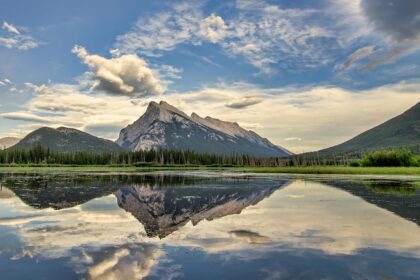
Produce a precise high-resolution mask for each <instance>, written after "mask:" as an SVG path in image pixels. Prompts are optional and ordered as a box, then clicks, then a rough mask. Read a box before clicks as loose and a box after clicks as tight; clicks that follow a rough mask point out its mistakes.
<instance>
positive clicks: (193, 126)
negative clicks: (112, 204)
mask: <svg viewBox="0 0 420 280" xmlns="http://www.w3.org/2000/svg"><path fill="white" fill-rule="evenodd" d="M116 142H117V143H118V144H119V145H120V146H122V147H125V148H129V149H132V150H148V149H159V148H164V149H172V150H192V151H197V152H205V153H212V154H233V153H239V154H250V155H256V156H288V155H290V154H291V153H290V152H288V151H287V150H284V149H282V148H280V147H278V146H275V145H274V144H272V143H270V141H268V140H267V139H265V138H262V137H261V136H259V135H258V134H256V133H254V132H252V131H248V130H246V129H244V128H242V127H240V126H239V124H238V123H236V122H226V121H222V120H219V119H215V118H212V117H206V118H202V117H200V116H199V115H198V114H196V113H192V114H191V116H188V115H186V114H185V113H184V112H182V111H181V110H179V109H178V108H176V107H174V106H172V105H170V104H169V103H167V102H165V101H160V102H159V103H156V102H150V104H149V106H148V108H147V110H146V112H145V113H144V114H143V115H142V116H141V117H140V118H139V119H138V120H137V121H135V122H134V123H133V124H130V125H128V126H127V127H126V128H124V129H122V130H121V132H120V135H119V137H118V139H117V141H116Z"/></svg>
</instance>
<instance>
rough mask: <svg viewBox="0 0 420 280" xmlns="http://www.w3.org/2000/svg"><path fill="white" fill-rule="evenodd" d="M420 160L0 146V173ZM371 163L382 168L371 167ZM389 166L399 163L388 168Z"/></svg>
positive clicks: (325, 169)
mask: <svg viewBox="0 0 420 280" xmlns="http://www.w3.org/2000/svg"><path fill="white" fill-rule="evenodd" d="M419 162H420V161H419V158H418V157H417V156H413V155H412V154H411V153H410V152H408V151H382V152H374V153H371V154H368V155H367V156H366V157H365V158H364V159H363V160H361V161H351V163H350V165H351V166H339V165H324V166H322V165H313V166H307V164H308V163H309V162H308V161H305V160H303V159H301V158H300V159H299V158H296V157H294V158H256V157H250V156H244V155H230V156H221V155H211V154H199V153H196V152H191V151H168V150H150V151H137V152H122V153H91V152H51V151H50V150H49V149H46V148H44V147H42V146H41V145H39V144H37V145H35V146H34V147H33V148H32V149H30V150H20V149H8V150H0V171H1V172H39V171H40V172H140V171H156V170H179V171H181V170H227V171H232V172H253V173H288V174H290V173H296V174H378V175H420V167H414V166H419V165H418V163H419ZM319 163H320V162H318V164H319ZM374 165H377V166H382V167H371V166H374ZM390 165H391V166H392V165H399V166H402V167H389V166H390ZM386 166H388V167H386ZM409 166H413V167H409Z"/></svg>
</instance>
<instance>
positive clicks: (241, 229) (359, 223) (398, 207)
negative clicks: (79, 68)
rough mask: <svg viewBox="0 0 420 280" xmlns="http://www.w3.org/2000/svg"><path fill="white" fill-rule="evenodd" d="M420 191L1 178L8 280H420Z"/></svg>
mask: <svg viewBox="0 0 420 280" xmlns="http://www.w3.org/2000/svg"><path fill="white" fill-rule="evenodd" d="M419 185H420V184H419V183H418V182H415V181H413V180H393V179H389V178H388V179H349V178H341V179H340V178H339V177H334V179H328V178H327V179H325V178H324V179H322V178H318V179H310V178H305V179H290V178H287V177H278V176H222V175H221V174H204V173H203V174H200V173H185V174H183V175H182V174H178V175H177V174H173V173H172V174H171V173H168V174H165V173H159V174H149V175H75V174H73V175H69V174H57V175H34V174H31V175H28V174H27V175H23V174H21V175H17V174H0V279H420V226H419V225H420V188H419Z"/></svg>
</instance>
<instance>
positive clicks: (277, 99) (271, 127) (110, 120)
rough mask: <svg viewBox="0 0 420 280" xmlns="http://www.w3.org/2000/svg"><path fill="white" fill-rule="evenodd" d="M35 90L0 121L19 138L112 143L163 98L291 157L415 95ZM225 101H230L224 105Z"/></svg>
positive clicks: (392, 112)
mask: <svg viewBox="0 0 420 280" xmlns="http://www.w3.org/2000/svg"><path fill="white" fill-rule="evenodd" d="M42 88H43V90H42V91H40V90H38V91H37V88H36V87H31V90H32V91H33V92H34V97H33V98H32V99H31V100H30V101H29V102H28V103H27V104H26V105H25V106H24V108H25V109H26V111H17V112H9V113H4V114H3V115H2V116H3V117H4V118H8V119H14V120H23V121H26V122H27V124H21V125H18V126H17V129H16V131H15V132H16V133H15V134H20V135H19V136H22V135H24V134H25V133H28V132H30V131H32V130H33V129H34V128H37V127H39V126H42V125H45V123H48V125H50V126H71V127H75V128H78V129H81V130H84V131H87V132H90V133H93V134H95V135H98V136H101V137H105V138H108V139H112V140H114V139H116V138H117V136H118V133H119V131H120V129H122V128H123V127H125V126H126V125H128V124H129V123H132V122H134V121H135V120H136V119H138V118H139V117H140V115H141V114H142V113H143V112H144V111H145V110H146V107H147V106H146V105H147V104H148V102H150V101H152V100H154V101H159V99H163V100H165V101H167V102H169V103H170V104H172V105H174V106H176V107H179V108H180V109H181V110H184V111H185V112H186V113H188V114H190V113H192V112H193V111H194V112H196V113H198V114H200V115H204V116H212V117H215V118H219V119H223V120H226V121H233V122H238V123H239V124H240V125H241V126H244V127H245V128H248V129H252V130H255V131H256V132H257V133H259V134H261V135H262V136H264V137H267V138H269V139H270V140H271V141H272V142H274V143H276V144H279V145H283V146H286V147H287V148H288V149H291V150H292V151H293V152H303V151H311V150H317V149H321V148H325V147H329V146H332V145H335V144H338V143H340V142H343V141H345V140H348V139H349V138H351V137H353V136H355V135H357V134H358V133H361V132H363V131H365V130H367V129H369V128H371V127H373V126H375V125H378V124H380V123H382V122H384V121H385V120H387V119H390V118H391V117H394V116H396V115H398V114H400V113H402V112H403V111H404V110H406V109H408V108H409V107H411V106H413V105H415V104H416V103H417V102H418V100H419V96H420V91H419V88H420V82H415V81H413V82H410V83H408V82H400V83H396V84H392V85H387V86H383V87H378V88H374V89H370V90H364V91H358V92H354V91H350V90H346V89H343V88H339V87H322V86H319V87H313V88H288V87H286V88H261V87H258V86H256V85H252V84H247V83H236V84H230V85H226V84H217V85H213V86H211V87H203V88H201V89H199V90H196V91H188V92H174V93H171V94H168V95H164V96H162V97H159V98H156V97H143V98H142V99H141V101H138V102H137V101H136V100H134V101H136V102H133V99H131V98H130V97H129V96H115V95H105V94H95V95H93V94H90V93H89V92H83V91H82V90H81V88H79V87H78V86H71V85H65V84H64V85H63V84H56V85H54V84H53V85H48V86H45V85H44V86H42ZM244 95H245V96H248V98H244V97H243V96H244ZM226 100H231V102H230V103H228V104H226ZM262 100H263V102H261V101H262ZM395 100H398V102H396V101H395ZM227 105H229V106H227ZM238 109H240V110H238ZM45 116H48V117H45ZM28 122H29V123H28ZM331 128H334V129H331ZM297 139H300V140H299V141H297Z"/></svg>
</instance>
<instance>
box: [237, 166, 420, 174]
mask: <svg viewBox="0 0 420 280" xmlns="http://www.w3.org/2000/svg"><path fill="white" fill-rule="evenodd" d="M237 170H239V171H242V172H252V173H285V174H344V175H346V174H348V175H420V168H419V167H349V166H300V167H244V168H240V169H237Z"/></svg>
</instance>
